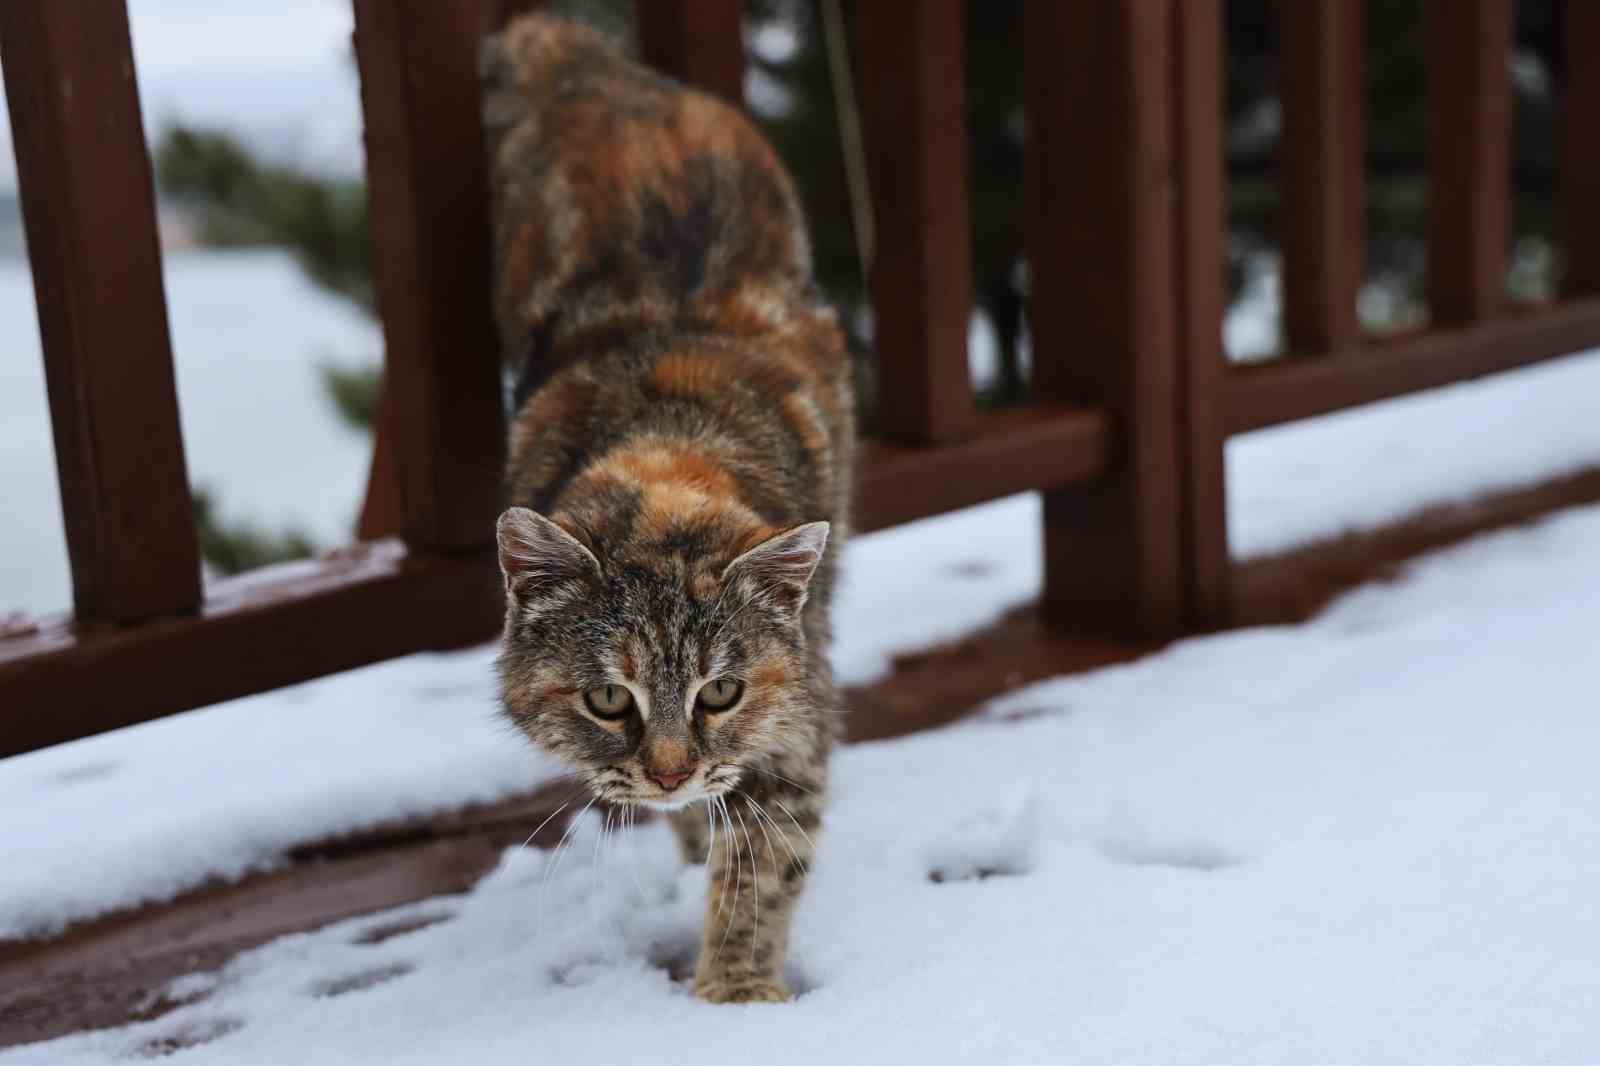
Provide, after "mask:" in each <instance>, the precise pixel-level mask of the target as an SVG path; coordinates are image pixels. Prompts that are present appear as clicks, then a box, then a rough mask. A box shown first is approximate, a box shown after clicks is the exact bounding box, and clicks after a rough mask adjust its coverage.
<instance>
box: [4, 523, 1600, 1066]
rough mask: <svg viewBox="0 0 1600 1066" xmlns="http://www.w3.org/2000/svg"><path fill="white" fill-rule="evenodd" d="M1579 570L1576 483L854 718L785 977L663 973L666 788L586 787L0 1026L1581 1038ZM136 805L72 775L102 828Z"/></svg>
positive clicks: (1591, 737) (692, 883) (438, 1051)
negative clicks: (370, 912) (1554, 496)
mask: <svg viewBox="0 0 1600 1066" xmlns="http://www.w3.org/2000/svg"><path fill="white" fill-rule="evenodd" d="M1012 506H1016V505H1012ZM1597 602H1600V508H1588V509H1582V510H1576V511H1571V512H1568V513H1564V514H1561V515H1557V516H1554V517H1552V518H1550V519H1548V520H1546V521H1543V522H1541V523H1539V524H1537V525H1535V526H1533V527H1530V528H1526V529H1518V530H1513V531H1507V532H1503V533H1499V534H1494V535H1491V536H1486V537H1483V538H1481V539H1478V540H1476V541H1473V542H1471V543H1468V544H1466V545H1463V546H1461V547H1459V548H1456V549H1453V550H1451V551H1448V552H1444V553H1440V554H1437V555H1435V556H1432V557H1429V558H1426V559H1423V560H1421V561H1419V562H1418V563H1416V564H1414V565H1413V566H1411V567H1410V568H1409V569H1408V571H1407V572H1406V574H1405V575H1404V577H1403V578H1402V579H1401V580H1399V581H1396V582H1394V583H1390V584H1385V585H1374V586H1369V587H1365V588H1361V589H1358V590H1356V591H1354V592H1352V593H1350V594H1349V595H1347V596H1345V597H1343V598H1342V599H1341V600H1339V601H1338V602H1337V603H1336V604H1335V605H1334V606H1333V607H1332V608H1330V609H1329V610H1328V611H1326V612H1324V613H1323V614H1322V615H1321V616H1320V617H1318V618H1317V619H1315V620H1313V621H1311V622H1308V623H1306V624H1303V625H1298V626H1290V627H1278V628H1270V629H1257V630H1246V631H1240V632H1235V633H1230V634H1225V635H1221V636H1214V637H1208V638H1203V639H1196V640H1192V641H1188V642H1185V643H1182V644H1179V645H1177V646H1174V647H1172V648H1170V649H1169V650H1167V651H1166V652H1163V653H1160V654H1157V655H1154V656H1150V657H1147V658H1145V659H1143V660H1140V661H1139V662H1137V663H1134V664H1131V665H1127V666H1122V667H1114V668H1110V669H1106V670H1102V671H1099V672H1095V673H1091V674H1085V675H1079V676H1076V677H1072V678H1066V679H1060V680H1056V681H1050V682H1046V683H1043V684H1040V685H1036V686H1033V687H1031V688H1028V689H1025V690H1022V691H1019V692H1017V693H1015V694H1013V695H1011V696H1009V697H1007V698H1004V699H1002V700H1000V701H998V702H996V703H995V704H993V705H992V706H991V707H989V708H988V709H987V710H986V711H985V712H984V713H983V714H981V715H980V716H978V717H977V718H975V719H971V720H968V721H966V722H964V723H962V724H960V725H957V726H954V727H951V728H947V729H943V730H938V731H934V732H930V733H923V734H919V735H916V736H913V737H907V738H903V739H899V740H894V741H889V742H882V743H873V744H861V745H855V746H852V747H850V748H848V749H846V750H844V751H843V752H842V753H841V755H840V757H839V759H838V763H837V774H836V780H837V794H836V799H835V803H834V806H833V809H832V813H831V815H830V817H829V825H828V832H827V837H826V840H825V842H824V843H823V847H822V852H821V857H820V859H819V860H818V862H817V864H816V870H815V876H814V882H813V885H812V888H811V891H810V893H809V895H808V897H807V900H806V902H805V904H804V905H803V907H802V910H801V913H800V917H799V921H798V925H797V928H796V930H795V944H794V959H793V966H792V976H793V979H794V983H795V984H796V986H797V987H798V988H800V989H801V990H802V994H801V995H800V996H799V998H798V999H797V1000H796V1001H795V1002H794V1003H792V1004H789V1005H784V1006H776V1007H746V1008H726V1007H710V1006H706V1005H704V1004H701V1003H699V1002H697V1001H695V1000H694V999H693V998H691V996H690V995H689V994H688V991H687V990H686V988H685V987H684V986H683V985H682V984H681V983H680V982H678V981H676V980H674V978H673V976H672V973H673V971H675V970H681V968H682V967H683V966H684V965H685V962H686V960H687V958H688V957H689V955H690V953H691V952H692V948H693V944H694V942H695V937H696V930H697V926H698V922H699V918H700V908H701V905H702V904H701V899H702V893H703V888H704V873H703V872H702V871H701V870H700V869H698V868H684V867H683V866H681V865H680V863H679V861H678V859H677V856H676V850H675V848H674V846H673V845H672V843H671V841H670V840H669V838H668V836H667V833H666V831H665V830H664V829H663V828H662V827H660V826H652V827H647V828H644V829H641V830H639V831H637V832H635V833H632V834H630V835H627V836H618V835H615V834H613V835H611V836H609V837H604V838H602V837H601V836H600V835H599V830H600V822H599V819H598V818H596V817H595V816H593V815H592V814H591V815H588V816H585V817H584V818H582V819H580V820H579V822H578V823H577V826H576V829H575V832H574V837H573V840H572V843H571V845H570V853H569V854H568V855H567V857H566V858H565V860H564V861H562V862H561V864H560V865H559V867H556V866H555V865H554V856H553V855H552V853H551V852H548V851H545V850H540V849H535V848H526V849H524V848H512V849H510V850H508V851H507V852H506V853H505V855H504V856H503V858H502V860H501V862H500V865H499V868H498V869H496V870H495V871H494V872H493V873H492V874H491V875H490V876H489V877H487V878H486V879H485V880H483V881H482V882H481V883H480V884H478V885H477V886H476V887H475V888H474V889H473V890H471V891H470V892H468V893H466V894H464V895H457V896H449V897H444V898H437V899H431V900H427V901H425V902H421V903H417V904H414V905H411V906H407V907H404V908H401V909H400V910H398V911H395V912H392V913H386V914H380V915H374V916H371V917H367V918H363V919H360V920H357V921H351V922H346V923H342V924H338V925H335V926H332V927H329V928H326V929H323V930H321V931H318V932H315V933H310V934H306V935H298V936H292V937H288V938H285V939H282V940H279V941H276V942H273V943H270V944H268V945H266V946H263V947H261V948H259V949H256V950H254V951H251V952H248V953H246V954H244V955H242V956H240V957H239V958H237V959H235V960H234V961H233V962H232V963H230V964H229V965H227V966H226V967H225V968H224V969H223V970H222V971H221V972H219V973H216V974H213V975H208V976H200V977H194V978H189V979H184V980H182V981H180V982H179V983H178V985H177V986H175V987H174V988H172V989H170V990H168V992H167V993H166V994H167V996H168V997H169V998H170V999H174V1000H184V1001H187V1002H188V1005H186V1006H181V1007H179V1008H177V1009H176V1010H172V1011H170V1012H169V1013H166V1014H165V1015H163V1016H161V1017H159V1018H157V1019H156V1020H153V1021H149V1022H144V1023H140V1024H135V1025H132V1026H129V1027H127V1028H124V1029H116V1030H107V1031H101V1032H95V1033H88V1034H80V1035H74V1036H69V1037H66V1038H63V1039H60V1040H57V1041H54V1042H51V1043H45V1044H38V1045H32V1046H24V1047H19V1048H13V1049H10V1050H7V1051H4V1052H0V1063H3V1064H5V1066H12V1064H24V1063H27V1064H33V1063H49V1064H55V1063H85V1064H88V1063H96V1062H112V1061H121V1060H122V1059H124V1058H125V1057H127V1056H129V1055H139V1054H152V1053H160V1052H163V1051H167V1050H171V1049H173V1048H178V1047H185V1048H186V1050H184V1051H183V1056H184V1061H187V1062H194V1063H205V1062H216V1063H226V1064H229V1066H242V1064H246V1063H263V1064H273V1066H277V1064H280V1063H283V1062H286V1061H295V1062H328V1063H341V1064H359V1063H364V1062H374V1063H377V1062H382V1063H385V1064H400V1063H409V1062H416V1063H439V1062H472V1063H475V1064H479V1066H493V1064H496V1063H501V1062H506V1063H512V1062H516V1063H523V1062H527V1061H530V1060H537V1061H541V1062H577V1061H631V1060H633V1059H643V1058H646V1057H649V1058H658V1057H660V1056H661V1055H662V1054H663V1049H670V1050H671V1057H672V1058H674V1059H675V1060H676V1059H679V1058H681V1059H683V1060H685V1061H695V1062H733V1061H741V1062H742V1061H749V1060H750V1059H751V1057H752V1056H753V1055H759V1057H760V1059H761V1061H763V1062H768V1063H784V1062H796V1063H805V1064H807V1066H811V1064H814V1063H817V1062H862V1063H866V1062H882V1063H902V1062H911V1061H923V1062H940V1063H945V1062H975V1063H979V1062H981V1063H992V1062H1007V1063H1029V1062H1040V1063H1045V1062H1050V1063H1054V1062H1063V1061H1078V1062H1108V1063H1109V1062H1116V1063H1120V1064H1136V1063H1142V1062H1150V1063H1161V1064H1172V1063H1186V1062H1193V1063H1217V1062H1228V1063H1272V1064H1278V1063H1285V1062H1294V1063H1319V1064H1321V1063H1352V1064H1361V1066H1372V1064H1375V1063H1385V1062H1395V1063H1408V1064H1411V1063H1419V1062H1436V1063H1450V1064H1455V1066H1460V1064H1472V1063H1503V1062H1519V1063H1530V1062H1550V1063H1572V1064H1580V1063H1588V1062H1593V1061H1595V1056H1596V1054H1597V1053H1600V1013H1597V1012H1595V1011H1594V1010H1593V1006H1594V1001H1595V994H1596V991H1597V990H1600V910H1597V909H1596V908H1595V907H1594V906H1593V902H1594V900H1595V899H1596V898H1600V834H1597V833H1596V832H1595V831H1594V830H1595V817H1596V812H1597V811H1600V774H1596V773H1595V772H1594V753H1595V752H1596V751H1597V750H1600V715H1596V714H1595V713H1594V712H1595V693H1596V692H1597V691H1600V654H1596V652H1597V650H1600V639H1597V636H1596V625H1595V606H1594V605H1595V604H1596V603H1597ZM431 665H432V666H434V667H442V668H444V673H445V675H446V678H447V680H446V681H444V682H442V684H445V685H447V686H448V685H451V684H465V681H464V680H462V678H465V677H466V676H468V675H469V674H470V673H471V671H472V670H473V669H474V668H475V664H474V661H473V658H472V657H471V656H468V657H463V658H461V659H459V660H445V661H441V662H434V663H432V664H431ZM478 665H481V664H478ZM380 669H382V668H380ZM391 669H395V668H391ZM453 670H459V671H461V677H460V678H456V679H455V680H454V681H452V680H450V677H451V671H453ZM346 683H347V684H348V682H346ZM455 698H463V697H462V694H461V693H459V692H458V693H456V694H455ZM258 712H259V709H258ZM169 727H170V726H169ZM150 728H157V727H150ZM236 739H237V741H238V742H240V743H243V744H249V743H250V738H248V737H240V738H236ZM195 750H198V749H195ZM195 750H191V751H188V752H184V753H179V752H176V751H173V752H172V753H171V756H172V757H171V761H170V762H169V763H168V765H169V766H170V767H172V768H173V775H174V776H176V775H177V774H179V773H181V772H182V771H181V767H183V766H185V765H187V762H188V760H187V756H191V755H193V754H194V753H195ZM52 757H53V758H60V756H59V755H55V756H52ZM116 774H117V768H115V767H110V768H106V769H104V770H103V771H102V772H101V773H100V775H99V776H98V778H97V777H96V776H95V775H94V774H91V773H89V772H88V771H87V770H84V771H82V772H81V773H80V774H79V775H78V777H77V779H76V784H75V785H74V783H73V781H72V779H71V778H70V776H69V777H68V779H67V780H60V777H61V775H59V774H58V775H57V779H58V787H61V788H69V787H83V788H89V787H90V786H92V785H93V784H94V782H95V781H96V780H99V781H101V782H103V783H104V784H102V785H101V786H100V787H109V782H110V781H112V780H115V777H116ZM295 776H296V777H298V778H302V779H305V778H307V777H309V779H311V780H313V781H314V780H315V779H316V778H317V777H318V776H319V775H317V774H309V775H307V774H306V772H305V770H304V769H303V768H302V769H301V770H300V771H297V772H296V774H295ZM240 784H241V786H248V785H249V784H250V782H241V783H240ZM148 787H150V788H154V787H155V786H154V785H150V786H148ZM241 790H244V789H243V788H241ZM347 794H349V793H347ZM318 795H321V794H320V793H318ZM330 799H331V797H328V796H323V797H322V800H321V802H327V801H329V800H330ZM314 805H315V804H314V803H313V802H312V801H311V800H310V799H308V800H307V807H308V808H309V807H311V806H314ZM8 809H14V808H11V807H10V806H9V804H8ZM133 813H134V812H132V811H131V810H129V808H128V807H126V806H110V807H102V808H100V811H99V818H100V820H101V825H102V829H101V832H102V833H103V834H104V835H105V836H107V837H109V836H111V835H113V826H114V824H115V823H118V822H119V821H120V819H121V818H122V817H123V816H124V815H131V814H133ZM285 817H287V816H285ZM60 824H62V825H63V826H64V827H65V828H64V830H63V831H64V832H69V831H70V822H66V821H63V822H62V823H60ZM212 839H214V840H218V841H219V842H220V840H221V839H222V838H221V837H220V836H216V837H213V838H212ZM218 846H220V843H219V845H218ZM79 858H80V859H81V860H82V867H83V869H84V870H85V871H87V872H86V874H85V875H84V876H85V879H88V878H92V877H98V878H99V879H101V880H104V881H113V882H114V881H117V880H118V879H119V878H121V877H123V876H124V871H123V870H122V869H121V866H120V864H119V863H116V862H112V863H107V862H105V861H104V859H103V858H100V859H98V860H96V858H95V857H94V856H92V855H80V856H79ZM10 865H11V867H12V868H14V867H15V864H10ZM61 876H63V877H65V876H66V873H65V868H64V867H63V872H62V874H61ZM413 926H414V927H415V928H410V927H413ZM395 928H400V929H408V931H404V932H400V933H398V934H396V935H383V934H384V933H385V932H391V931H392V930H393V929H395ZM374 931H378V933H379V935H373V934H374ZM188 1045H193V1046H192V1047H190V1046H188Z"/></svg>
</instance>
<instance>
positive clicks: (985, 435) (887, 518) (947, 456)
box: [852, 406, 1111, 533]
mask: <svg viewBox="0 0 1600 1066" xmlns="http://www.w3.org/2000/svg"><path fill="white" fill-rule="evenodd" d="M1110 437H1111V430H1110V421H1109V420H1108V419H1107V418H1106V417H1105V416H1104V415H1102V414H1100V413H1098V412H1095V411H1084V410H1076V409H1072V408H1066V407H1058V406H1032V407H1023V408H1016V409H1012V410H1007V411H998V412H995V413H993V414H986V415H983V416H982V417H981V418H980V419H979V421H978V428H977V431H976V432H975V433H974V434H973V435H972V436H970V437H968V438H966V439H965V440H962V441H960V442H958V443H955V444H944V445H933V446H930V447H916V446H911V445H904V444H895V443H892V442H888V441H866V442H864V443H863V444H862V447H861V456H860V461H859V464H858V468H857V473H856V501H855V513H854V515H853V518H852V526H853V528H854V529H856V531H857V532H862V533H866V532H870V531H872V530H874V529H882V528H883V527H885V526H892V525H896V524H898V523H900V522H909V521H911V520H912V519H916V518H925V517H927V516H928V515H934V514H940V513H942V512H944V511H951V510H954V509H956V508H958V507H969V506H971V505H972V504H976V503H982V502H984V501H985V500H992V499H995V498H997V497H1000V496H1007V495H1010V494H1011V493H1013V492H1027V491H1030V490H1044V489H1057V488H1062V487H1064V486H1067V485H1074V484H1078V483H1080V482H1084V481H1088V480H1090V479H1091V478H1095V477H1098V476H1099V475H1100V474H1101V473H1103V472H1104V471H1105V469H1106V462H1107V453H1108V451H1109V445H1110Z"/></svg>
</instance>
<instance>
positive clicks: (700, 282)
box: [482, 14, 811, 360]
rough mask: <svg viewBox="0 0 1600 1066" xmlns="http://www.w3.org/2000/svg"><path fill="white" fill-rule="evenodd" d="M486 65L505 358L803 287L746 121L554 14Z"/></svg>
mask: <svg viewBox="0 0 1600 1066" xmlns="http://www.w3.org/2000/svg"><path fill="white" fill-rule="evenodd" d="M482 65H483V77H484V83H485V103H484V115H485V129H486V133H487V137H488V143H489V150H490V166H491V185H492V191H493V194H494V198H495V226H496V234H495V237H496V239H495V247H496V250H497V255H498V258H499V263H498V267H499V270H498V277H499V289H498V292H497V293H496V304H497V311H498V318H499V324H500V329H501V333H502V340H503V342H504V350H505V352H506V353H507V356H508V358H512V359H513V360H516V359H520V358H521V357H523V356H524V355H526V354H528V352H529V350H530V348H531V347H533V346H537V345H538V344H540V343H548V342H549V341H550V340H551V339H552V335H553V338H554V339H555V340H559V339H560V337H561V336H562V335H565V334H568V333H571V332H576V331H581V330H583V329H586V328H590V327H592V326H594V325H596V324H600V323H604V322H607V321H612V320H617V319H620V318H624V317H631V318H634V319H638V320H642V321H644V322H661V321H666V320H670V319H671V318H672V317H676V316H681V315H682V314H684V313H685V312H686V311H689V312H692V311H693V310H694V305H696V304H697V303H705V302H706V301H707V300H714V299H716V298H717V297H719V296H720V295H722V294H726V293H728V292H730V291H733V290H735V289H738V288H740V287H747V286H752V285H756V286H761V287H765V288H769V289H773V290H775V291H779V292H787V291H791V290H792V291H796V292H798V291H803V290H804V289H805V288H806V287H807V286H808V285H809V280H810V271H811V264H810V253H809V249H808V247H807V244H806V240H805V229H804V226H803V224H802V220H801V215H800V210H799V206H798V201H797V199H796V197H795V193H794V189H793V187H792V184H791V182H790V181H789V178H788V176H787V174H786V173H785V172H784V170H783V167H782V165H781V164H780V163H779V161H778V159H777V157H776V156H775V155H774V154H773V152H772V150H771V148H770V147H769V146H768V145H767V143H766V141H765V140H764V139H763V138H762V137H761V135H760V134H759V133H758V132H757V131H756V130H755V129H754V127H752V126H751V124H750V122H749V121H748V120H747V119H746V118H745V117H744V116H743V115H742V114H741V113H740V112H739V111H738V110H737V109H735V108H732V107H730V106H728V105H726V104H724V103H722V102H721V101H719V100H717V99H715V98H714V97H711V96H708V95H706V94H704V93H700V92H696V91H693V90H690V89H686V88H684V87H682V86H680V85H678V84H677V83H675V82H673V81H671V80H670V79H667V78H664V77H662V76H660V75H657V74H655V73H654V72H652V71H650V70H648V69H646V68H644V67H642V66H640V65H638V64H636V63H633V62H631V61H629V60H628V59H627V58H626V57H625V56H623V55H622V54H621V53H620V52H619V51H618V50H617V49H616V47H615V46H614V45H613V44H612V43H611V42H610V41H608V40H607V39H606V38H605V37H603V36H602V35H601V34H599V33H597V32H596V31H594V30H593V29H591V28H590V27H587V26H584V25H582V24H580V23H575V22H570V21H566V20H562V19H558V18H554V17H550V16H546V15H538V14H535V15H528V16H523V17H521V18H518V19H516V20H514V21H513V22H511V23H510V24H509V25H508V26H507V27H506V29H505V30H504V31H503V32H502V33H501V34H499V35H498V36H497V37H495V38H492V39H491V40H490V41H488V42H487V43H486V45H485V49H484V54H483V63H482Z"/></svg>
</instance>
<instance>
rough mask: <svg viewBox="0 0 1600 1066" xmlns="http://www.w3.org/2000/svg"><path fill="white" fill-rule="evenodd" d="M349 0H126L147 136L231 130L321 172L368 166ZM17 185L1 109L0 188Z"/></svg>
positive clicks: (350, 170) (353, 170)
mask: <svg viewBox="0 0 1600 1066" xmlns="http://www.w3.org/2000/svg"><path fill="white" fill-rule="evenodd" d="M351 6H352V5H351V4H350V0H274V2H273V3H270V4H267V3H262V0H129V3H128V13H129V19H130V22H131V24H132V30H133V51H134V61H135V64H136V66H137V67H138V71H139V91H140V98H141V101H142V103H143V110H144V120H145V133H146V135H147V136H150V137H154V136H156V134H157V133H158V132H159V130H160V129H161V127H162V126H163V125H164V123H165V121H167V120H170V119H173V118H182V119H184V120H186V121H188V122H190V123H196V124H205V125H226V126H230V127H233V128H234V129H236V130H237V131H238V132H240V133H241V134H243V135H244V136H245V137H246V138H247V139H248V140H249V141H250V142H251V143H252V144H254V145H256V146H258V147H260V148H262V149H265V150H267V151H269V152H271V153H272V154H273V155H276V156H279V157H283V158H288V159H293V160H295V161H297V162H301V163H304V164H307V165H311V166H314V167H317V168H319V169H330V170H338V171H348V172H352V173H353V172H355V171H357V170H359V168H360V165H361V123H360V102H359V96H358V92H357V88H356V78H355V71H354V67H353V64H352V62H351V60H350V31H351ZM15 186H16V169H15V164H14V161H13V159H12V154H11V131H10V124H9V120H8V117H7V116H6V114H5V112H4V109H3V108H0V190H3V191H8V192H9V191H11V190H12V189H14V188H15Z"/></svg>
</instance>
